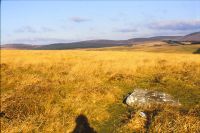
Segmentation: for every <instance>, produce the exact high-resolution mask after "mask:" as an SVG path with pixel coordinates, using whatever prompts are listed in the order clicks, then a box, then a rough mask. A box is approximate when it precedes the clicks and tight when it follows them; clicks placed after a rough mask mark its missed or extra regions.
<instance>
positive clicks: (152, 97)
mask: <svg viewBox="0 0 200 133" xmlns="http://www.w3.org/2000/svg"><path fill="white" fill-rule="evenodd" d="M125 101H126V104H128V105H129V106H134V105H150V104H162V103H166V104H170V105H180V103H179V102H178V101H176V100H174V98H173V97H172V96H170V95H169V94H166V93H163V92H158V91H148V90H143V89H135V90H134V92H133V93H132V94H130V95H129V96H127V98H126V100H125Z"/></svg>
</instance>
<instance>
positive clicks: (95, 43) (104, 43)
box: [1, 32, 200, 50]
mask: <svg viewBox="0 0 200 133" xmlns="http://www.w3.org/2000/svg"><path fill="white" fill-rule="evenodd" d="M154 41H172V43H173V44H176V43H177V44H181V43H182V42H191V43H199V42H200V32H195V33H192V34H188V35H186V36H155V37H149V38H132V39H128V40H87V41H80V42H73V43H54V44H48V45H30V44H5V45H2V46H1V49H32V50H34V49H36V50H62V49H79V48H103V47H116V46H130V45H133V44H134V45H136V44H142V43H144V42H154ZM170 44H171V42H170Z"/></svg>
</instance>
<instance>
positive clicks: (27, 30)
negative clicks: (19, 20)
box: [14, 26, 56, 33]
mask: <svg viewBox="0 0 200 133" xmlns="http://www.w3.org/2000/svg"><path fill="white" fill-rule="evenodd" d="M54 31H56V30H55V29H52V28H49V27H40V28H39V29H36V28H33V27H31V26H23V27H21V28H18V29H17V30H15V31H14V32H16V33H44V32H54Z"/></svg>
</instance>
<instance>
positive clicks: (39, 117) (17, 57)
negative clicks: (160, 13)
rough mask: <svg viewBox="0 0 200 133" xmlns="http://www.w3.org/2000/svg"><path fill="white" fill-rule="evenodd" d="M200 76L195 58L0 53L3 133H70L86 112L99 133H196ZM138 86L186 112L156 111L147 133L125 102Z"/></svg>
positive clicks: (199, 63)
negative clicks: (167, 97) (176, 101)
mask: <svg viewBox="0 0 200 133" xmlns="http://www.w3.org/2000/svg"><path fill="white" fill-rule="evenodd" d="M199 77H200V56H199V55H194V54H176V53H151V52H133V51H124V52H123V51H84V50H60V51H56V50H55V51H32V50H1V111H4V112H5V114H6V117H8V118H9V119H8V118H5V117H2V118H1V130H2V132H9V133H10V132H71V131H73V129H74V127H75V125H76V123H75V119H76V117H77V116H78V115H80V114H84V115H85V116H86V117H87V118H88V121H89V123H90V125H91V126H92V127H93V128H94V129H95V130H96V131H97V132H102V133H105V132H106V133H107V132H109V133H110V132H134V131H135V132H137V131H138V132H139V131H141V132H144V131H146V130H148V131H150V132H173V131H175V132H198V131H199V130H200V129H199V126H198V125H199V122H200V120H199V104H200V102H199V101H200V90H199V89H200V78H199ZM136 87H140V88H147V89H153V90H160V91H164V92H167V93H169V94H171V95H173V96H174V97H175V98H177V99H179V100H180V102H181V103H182V104H183V107H181V108H178V109H174V107H162V108H160V111H159V113H158V114H157V115H156V116H153V118H152V120H151V123H150V124H149V127H148V129H147V128H146V127H145V120H144V121H143V120H142V119H141V118H140V117H138V115H137V113H134V114H136V115H134V117H128V116H129V115H131V113H130V110H132V111H133V112H134V111H135V112H137V110H136V109H135V108H127V107H126V106H125V105H123V104H122V101H123V97H124V96H125V95H126V94H127V93H128V92H131V91H133V90H134V88H136ZM148 110H151V111H150V112H153V111H154V110H156V108H155V107H152V108H150V109H145V111H148ZM133 118H135V119H133Z"/></svg>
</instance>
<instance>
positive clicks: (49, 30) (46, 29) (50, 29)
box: [40, 27, 55, 32]
mask: <svg viewBox="0 0 200 133" xmlns="http://www.w3.org/2000/svg"><path fill="white" fill-rule="evenodd" d="M40 31H41V32H54V31H55V29H52V28H48V27H41V29H40Z"/></svg>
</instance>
